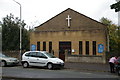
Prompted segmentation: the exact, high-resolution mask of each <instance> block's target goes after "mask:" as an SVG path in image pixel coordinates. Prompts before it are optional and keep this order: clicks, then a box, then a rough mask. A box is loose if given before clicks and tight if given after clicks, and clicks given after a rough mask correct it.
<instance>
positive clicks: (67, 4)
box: [0, 0, 118, 27]
mask: <svg viewBox="0 0 120 80" xmlns="http://www.w3.org/2000/svg"><path fill="white" fill-rule="evenodd" d="M16 1H17V2H19V3H20V4H21V5H22V20H25V23H27V25H28V26H31V27H32V26H37V25H40V24H42V23H43V22H45V21H47V20H49V19H50V18H52V17H54V16H55V15H57V14H59V13H60V12H62V11H64V10H66V9H67V8H71V9H74V10H75V11H77V12H79V13H82V14H84V15H86V16H88V17H90V18H92V19H95V20H97V21H99V20H100V19H101V18H102V17H105V18H108V19H110V20H112V21H113V23H115V24H118V13H115V12H114V10H111V9H110V5H111V4H113V3H116V1H115V0H16ZM19 11H20V7H19V5H18V4H17V3H15V2H14V1H13V0H0V21H1V20H2V18H3V17H6V15H9V14H10V13H12V14H13V15H14V16H15V17H19V15H20V14H19V13H20V12H19Z"/></svg>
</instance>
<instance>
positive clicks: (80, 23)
mask: <svg viewBox="0 0 120 80" xmlns="http://www.w3.org/2000/svg"><path fill="white" fill-rule="evenodd" d="M67 15H70V17H71V18H72V19H71V26H70V27H68V26H67V21H66V17H67ZM104 28H106V26H105V25H104V24H102V23H100V22H98V21H96V20H94V19H92V18H90V17H87V16H85V15H83V14H81V13H79V12H77V11H75V10H73V9H71V8H68V9H66V10H64V11H63V12H61V13H59V14H58V15H56V16H54V17H52V18H51V19H49V20H48V21H46V22H44V23H43V24H41V25H40V26H37V27H36V31H59V30H88V29H104Z"/></svg>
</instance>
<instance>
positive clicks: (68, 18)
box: [66, 15, 72, 27]
mask: <svg viewBox="0 0 120 80" xmlns="http://www.w3.org/2000/svg"><path fill="white" fill-rule="evenodd" d="M66 19H67V21H68V27H70V20H71V19H72V18H70V16H69V15H68V17H67V18H66Z"/></svg>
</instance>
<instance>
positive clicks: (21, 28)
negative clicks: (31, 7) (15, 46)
mask: <svg viewBox="0 0 120 80" xmlns="http://www.w3.org/2000/svg"><path fill="white" fill-rule="evenodd" d="M13 1H14V2H16V3H17V4H18V5H19V6H20V22H22V21H21V19H22V15H21V13H22V7H21V4H20V3H19V2H17V1H15V0H13ZM21 48H22V26H21V25H20V54H19V58H20V61H21Z"/></svg>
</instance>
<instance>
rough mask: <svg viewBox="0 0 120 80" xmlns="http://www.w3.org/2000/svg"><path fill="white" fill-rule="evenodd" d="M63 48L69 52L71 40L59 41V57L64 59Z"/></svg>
mask: <svg viewBox="0 0 120 80" xmlns="http://www.w3.org/2000/svg"><path fill="white" fill-rule="evenodd" d="M65 50H67V51H68V53H67V54H71V42H68V41H67V42H59V58H60V59H62V60H63V61H65Z"/></svg>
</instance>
